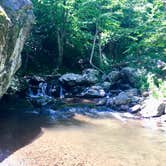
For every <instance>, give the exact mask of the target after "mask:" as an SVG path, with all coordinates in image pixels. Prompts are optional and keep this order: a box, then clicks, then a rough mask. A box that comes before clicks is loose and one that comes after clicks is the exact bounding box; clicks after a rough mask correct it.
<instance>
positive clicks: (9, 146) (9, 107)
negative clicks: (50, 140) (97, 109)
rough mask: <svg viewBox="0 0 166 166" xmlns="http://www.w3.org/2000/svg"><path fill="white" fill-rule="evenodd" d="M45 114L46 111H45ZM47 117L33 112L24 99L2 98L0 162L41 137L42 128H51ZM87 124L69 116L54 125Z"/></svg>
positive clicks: (0, 102)
mask: <svg viewBox="0 0 166 166" xmlns="http://www.w3.org/2000/svg"><path fill="white" fill-rule="evenodd" d="M46 112H47V111H46ZM48 120H50V119H48V116H46V115H45V114H44V116H43V115H41V114H39V113H37V112H35V111H34V108H33V107H32V106H31V104H30V103H28V102H27V101H26V100H25V99H20V98H17V97H15V98H13V97H12V99H11V98H10V96H6V97H4V98H3V99H2V100H1V101H0V162H2V161H3V160H4V159H5V158H7V157H8V156H10V155H11V154H12V153H14V152H15V151H17V150H18V149H20V148H22V147H24V146H26V145H27V144H29V143H31V142H32V141H34V140H35V139H37V138H39V137H40V136H41V135H42V127H52V124H51V123H48ZM85 123H87V122H83V121H79V120H76V119H73V116H70V117H69V119H68V120H67V121H65V123H64V122H63V120H61V122H60V123H59V122H57V123H54V125H55V124H56V125H58V124H63V125H76V126H81V125H84V124H85Z"/></svg>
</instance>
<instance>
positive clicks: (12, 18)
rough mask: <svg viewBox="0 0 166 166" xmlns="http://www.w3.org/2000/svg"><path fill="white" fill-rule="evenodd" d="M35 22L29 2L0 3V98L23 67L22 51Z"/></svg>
mask: <svg viewBox="0 0 166 166" xmlns="http://www.w3.org/2000/svg"><path fill="white" fill-rule="evenodd" d="M33 22H34V16H33V12H32V3H31V2H30V1H29V0H1V1H0V25H1V26H0V97H2V95H3V94H4V93H5V92H6V91H7V89H8V87H9V85H10V82H11V80H12V78H13V76H14V74H15V73H16V71H17V70H18V69H19V67H20V66H21V51H22V49H23V46H24V43H25V40H26V38H27V36H28V32H29V30H30V28H31V24H32V23H33Z"/></svg>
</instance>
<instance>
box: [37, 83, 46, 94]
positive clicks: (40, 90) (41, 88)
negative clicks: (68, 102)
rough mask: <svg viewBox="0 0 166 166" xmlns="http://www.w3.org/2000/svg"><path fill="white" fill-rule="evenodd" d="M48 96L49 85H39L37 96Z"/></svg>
mask: <svg viewBox="0 0 166 166" xmlns="http://www.w3.org/2000/svg"><path fill="white" fill-rule="evenodd" d="M46 95H47V83H46V82H41V83H40V84H39V88H38V92H37V96H46Z"/></svg>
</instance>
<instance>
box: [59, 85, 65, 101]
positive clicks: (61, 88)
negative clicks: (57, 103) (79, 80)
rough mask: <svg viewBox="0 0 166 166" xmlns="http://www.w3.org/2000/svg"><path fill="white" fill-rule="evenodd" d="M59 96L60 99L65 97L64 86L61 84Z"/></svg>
mask: <svg viewBox="0 0 166 166" xmlns="http://www.w3.org/2000/svg"><path fill="white" fill-rule="evenodd" d="M59 97H60V99H64V97H65V96H64V94H63V87H62V86H61V85H60V92H59Z"/></svg>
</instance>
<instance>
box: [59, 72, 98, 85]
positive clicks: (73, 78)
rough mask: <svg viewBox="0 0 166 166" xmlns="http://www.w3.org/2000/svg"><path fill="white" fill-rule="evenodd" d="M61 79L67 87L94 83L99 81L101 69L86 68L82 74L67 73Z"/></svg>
mask: <svg viewBox="0 0 166 166" xmlns="http://www.w3.org/2000/svg"><path fill="white" fill-rule="evenodd" d="M59 81H60V83H61V84H62V85H63V86H65V87H74V86H88V85H93V84H96V83H97V82H98V81H99V71H97V70H95V69H85V70H84V71H83V73H82V74H74V73H67V74H64V75H62V76H61V77H60V78H59Z"/></svg>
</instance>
